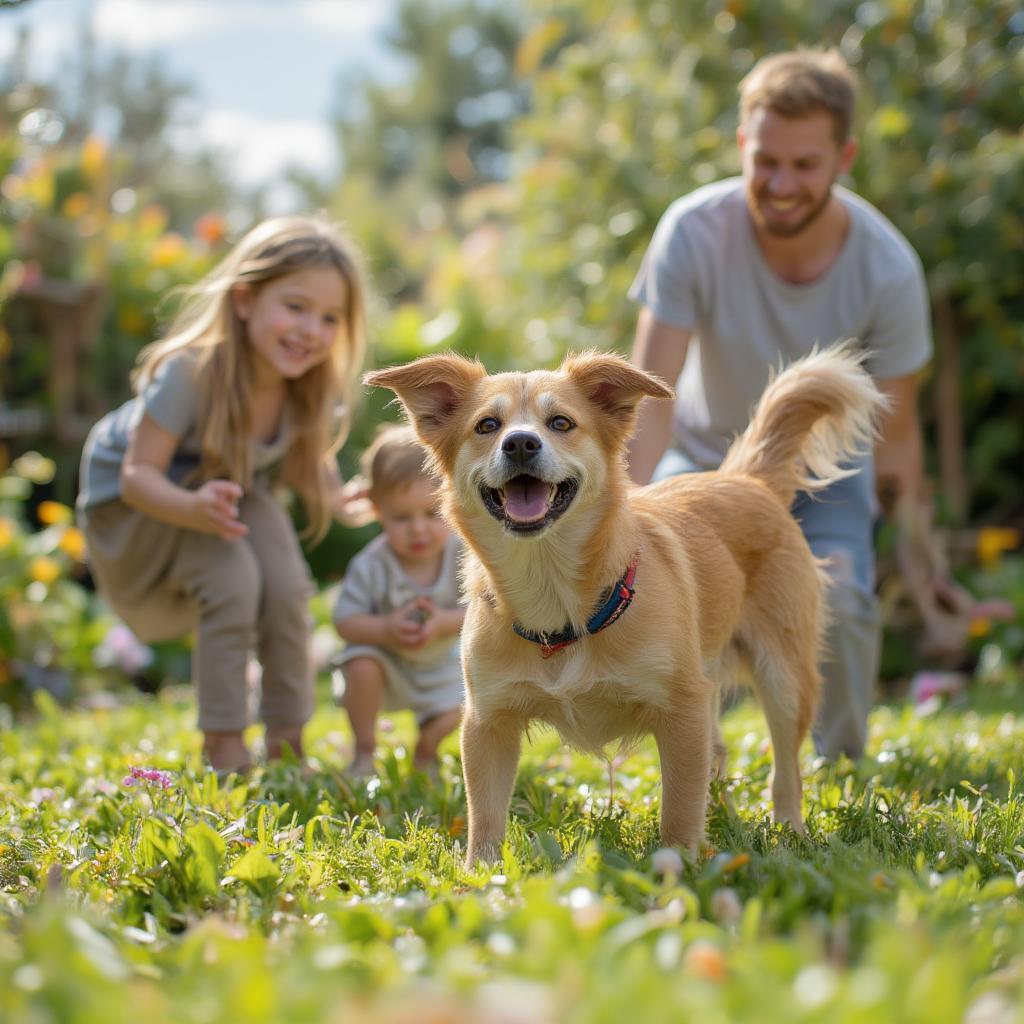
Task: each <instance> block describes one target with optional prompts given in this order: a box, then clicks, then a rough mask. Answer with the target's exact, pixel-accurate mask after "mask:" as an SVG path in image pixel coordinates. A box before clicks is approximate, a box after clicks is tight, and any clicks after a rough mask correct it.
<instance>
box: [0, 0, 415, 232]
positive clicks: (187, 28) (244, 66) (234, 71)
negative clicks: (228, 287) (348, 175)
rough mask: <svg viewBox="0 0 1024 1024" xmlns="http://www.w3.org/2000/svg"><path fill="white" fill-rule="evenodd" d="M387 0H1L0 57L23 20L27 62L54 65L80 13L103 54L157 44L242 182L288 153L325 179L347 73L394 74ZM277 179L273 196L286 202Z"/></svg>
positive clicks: (72, 42) (71, 40)
mask: <svg viewBox="0 0 1024 1024" xmlns="http://www.w3.org/2000/svg"><path fill="white" fill-rule="evenodd" d="M394 7H395V2H394V0H28V2H27V3H23V4H21V5H18V6H15V7H13V8H0V61H6V60H8V59H9V58H10V56H11V54H12V53H13V50H14V46H15V42H16V39H17V36H18V32H19V29H20V27H21V26H23V25H28V26H29V28H30V30H31V40H32V43H31V51H30V52H31V54H32V61H33V63H34V64H35V65H36V66H37V67H38V68H39V69H40V72H41V73H42V75H44V76H48V75H50V74H51V73H59V69H60V67H61V66H62V62H64V61H66V60H67V59H68V57H69V55H71V54H73V53H74V52H75V49H76V46H77V40H78V39H79V38H80V28H81V25H82V23H83V21H84V20H88V21H89V22H90V24H91V28H92V32H93V36H94V38H95V40H96V48H97V53H98V55H99V56H102V55H103V54H105V53H110V52H112V51H115V50H121V51H128V52H130V53H132V54H136V55H139V56H143V55H148V54H158V55H160V56H161V58H162V59H163V61H164V62H165V66H166V67H167V68H168V70H170V71H171V72H172V73H173V74H174V75H175V76H176V77H177V78H179V79H181V80H183V81H184V82H186V83H188V84H190V85H191V86H192V88H193V91H194V95H195V100H196V112H197V115H198V116H197V119H196V123H195V133H196V135H197V136H198V141H199V142H201V143H209V144H213V145H215V146H216V147H217V148H218V149H220V150H222V151H223V152H225V153H226V154H227V156H228V160H227V166H228V168H229V169H230V171H231V173H232V175H233V177H234V178H235V180H236V181H237V182H238V183H239V184H241V185H245V186H250V185H262V184H268V183H270V184H272V185H273V183H274V182H275V179H276V177H277V176H278V174H279V172H280V171H281V170H282V169H283V168H284V167H285V166H287V165H290V164H295V165H299V166H301V167H302V168H303V169H305V170H308V171H310V172H312V173H313V174H315V175H316V176H317V177H319V178H321V179H324V180H330V177H331V175H332V174H336V173H337V158H338V153H337V147H336V144H335V141H334V138H333V135H332V133H331V131H330V126H329V115H330V111H331V107H332V103H333V102H334V101H335V99H336V96H337V90H338V88H339V87H340V82H341V80H342V78H343V76H345V75H348V74H351V73H353V72H370V73H372V74H374V75H376V76H378V77H380V78H384V79H396V78H400V77H401V72H402V69H401V67H400V66H398V65H397V63H396V60H395V58H393V57H391V56H390V55H389V52H388V50H387V47H386V45H385V44H384V43H383V39H382V34H383V32H384V30H385V29H386V27H387V24H388V22H389V19H390V18H391V17H392V15H393V12H394ZM289 199H290V195H289V193H288V191H287V190H286V189H285V188H284V187H283V186H280V185H278V186H277V187H276V188H274V189H273V191H272V193H271V205H272V206H276V207H278V209H279V210H280V211H281V212H283V210H284V208H287V206H288V205H289Z"/></svg>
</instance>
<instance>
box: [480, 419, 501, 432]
mask: <svg viewBox="0 0 1024 1024" xmlns="http://www.w3.org/2000/svg"><path fill="white" fill-rule="evenodd" d="M500 426H501V424H500V423H499V422H498V421H497V420H496V419H495V418H494V417H493V416H485V417H484V418H483V419H482V420H481V421H480V422H479V423H478V424H477V425H476V432H477V433H478V434H493V433H494V432H495V431H496V430H497V429H498V427H500Z"/></svg>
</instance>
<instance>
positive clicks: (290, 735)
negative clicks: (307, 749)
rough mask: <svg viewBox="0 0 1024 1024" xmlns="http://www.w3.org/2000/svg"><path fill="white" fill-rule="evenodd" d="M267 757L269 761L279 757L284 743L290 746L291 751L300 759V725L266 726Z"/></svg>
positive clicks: (282, 751)
mask: <svg viewBox="0 0 1024 1024" xmlns="http://www.w3.org/2000/svg"><path fill="white" fill-rule="evenodd" d="M266 742H267V758H268V759H269V760H271V761H273V760H276V759H277V758H279V757H281V756H282V754H283V753H284V748H285V745H286V744H287V745H288V746H289V747H291V750H292V753H293V754H294V755H295V756H296V757H297V758H298V759H299V760H300V761H301V760H302V726H301V725H288V726H283V727H282V726H271V725H268V726H267V739H266Z"/></svg>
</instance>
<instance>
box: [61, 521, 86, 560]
mask: <svg viewBox="0 0 1024 1024" xmlns="http://www.w3.org/2000/svg"><path fill="white" fill-rule="evenodd" d="M57 547H59V548H60V549H61V551H63V552H64V554H65V555H67V556H68V557H69V558H73V559H74V560H75V561H76V562H80V561H81V560H82V558H83V557H84V556H85V536H84V535H83V533H82V531H81V530H79V529H78V527H76V526H69V527H68V528H67V529H66V530H65V531H64V532H63V533H62V534H61V535H60V540H59V541H57Z"/></svg>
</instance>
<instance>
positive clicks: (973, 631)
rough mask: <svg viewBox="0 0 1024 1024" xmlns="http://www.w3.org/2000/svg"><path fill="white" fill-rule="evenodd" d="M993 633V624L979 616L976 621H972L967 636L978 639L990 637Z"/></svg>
mask: <svg viewBox="0 0 1024 1024" xmlns="http://www.w3.org/2000/svg"><path fill="white" fill-rule="evenodd" d="M991 632H992V623H991V622H990V621H989V620H988V619H986V618H985V617H984V616H979V617H978V618H976V619H971V622H970V625H968V627H967V635H968V636H970V637H973V638H974V639H978V638H979V637H983V636H988V635H989V633H991Z"/></svg>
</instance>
